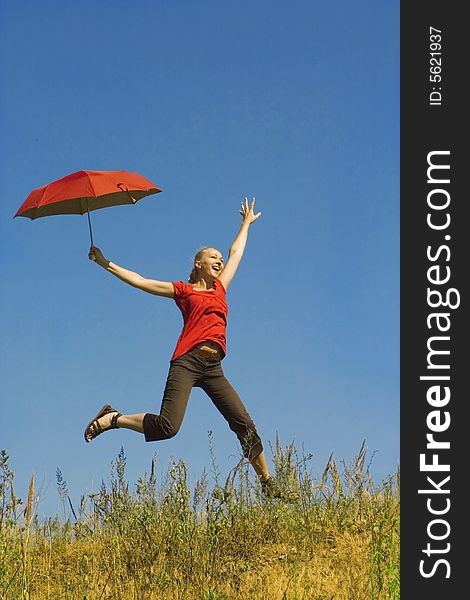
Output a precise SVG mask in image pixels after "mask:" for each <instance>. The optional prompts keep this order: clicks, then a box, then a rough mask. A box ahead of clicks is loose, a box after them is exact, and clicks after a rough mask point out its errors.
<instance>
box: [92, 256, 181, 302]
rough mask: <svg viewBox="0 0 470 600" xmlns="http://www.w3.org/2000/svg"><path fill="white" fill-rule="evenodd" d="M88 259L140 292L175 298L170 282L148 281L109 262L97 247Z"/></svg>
mask: <svg viewBox="0 0 470 600" xmlns="http://www.w3.org/2000/svg"><path fill="white" fill-rule="evenodd" d="M88 258H89V259H90V260H93V261H94V262H96V263H98V264H99V265H100V267H103V269H106V271H108V272H109V273H111V274H112V275H115V276H116V277H117V278H118V279H120V280H121V281H124V282H125V283H128V284H129V285H132V286H133V287H135V288H138V289H139V290H143V291H144V292H148V293H149V294H155V295H156V296H165V297H166V298H174V297H175V292H174V289H173V284H172V283H171V282H170V281H157V280H156V279H147V278H145V277H142V275H139V274H138V273H134V271H129V270H128V269H124V268H123V267H120V266H119V265H116V264H114V263H112V262H111V261H109V260H107V259H106V258H105V257H104V256H103V253H102V252H101V250H100V249H99V248H97V247H96V246H91V247H90V252H89V253H88Z"/></svg>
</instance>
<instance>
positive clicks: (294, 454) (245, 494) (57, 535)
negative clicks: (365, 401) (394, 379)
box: [0, 442, 400, 600]
mask: <svg viewBox="0 0 470 600" xmlns="http://www.w3.org/2000/svg"><path fill="white" fill-rule="evenodd" d="M309 459H310V457H309V456H305V455H302V456H299V453H298V451H297V450H296V449H295V448H294V446H293V445H290V446H287V447H282V446H281V445H280V444H279V442H277V443H276V445H275V447H274V448H273V462H274V465H275V475H276V477H277V478H278V480H279V481H280V483H281V485H282V487H283V488H284V489H285V490H286V492H288V491H289V492H295V493H297V494H298V500H297V501H295V502H286V501H283V500H274V499H272V500H270V499H265V498H264V497H263V496H262V494H261V490H260V486H259V483H258V482H257V481H255V480H254V479H253V477H252V475H251V471H250V469H251V467H250V466H249V465H247V463H246V462H245V461H244V460H243V459H242V460H240V462H239V464H238V465H236V466H235V467H234V468H233V470H232V471H231V472H230V473H229V474H228V475H227V476H226V477H225V476H224V477H223V478H222V477H221V475H220V473H219V472H218V467H217V464H216V461H215V458H214V457H213V464H212V466H211V470H210V472H211V476H210V478H209V477H208V476H207V475H206V474H203V475H202V476H201V478H200V479H199V480H198V481H197V483H196V485H195V487H194V489H193V490H191V489H189V487H188V483H187V476H186V467H185V464H184V462H183V461H179V462H177V461H174V462H172V463H171V464H170V465H169V468H168V470H167V473H166V476H165V477H164V478H163V479H162V480H161V481H157V478H156V475H155V473H156V465H155V460H156V458H155V459H154V461H153V462H152V465H151V468H150V469H149V472H148V473H145V474H143V475H142V476H141V477H140V478H139V480H138V482H136V485H133V486H132V488H135V491H132V492H131V491H129V483H128V482H127V481H126V478H125V463H126V457H125V454H124V451H123V450H121V452H120V454H119V456H118V457H117V458H116V460H115V461H113V463H112V464H111V469H110V477H109V483H107V484H104V483H103V484H102V486H101V488H100V489H99V490H98V491H97V492H96V493H94V494H90V495H87V496H83V497H82V498H81V502H80V506H77V507H74V506H73V505H72V503H71V501H70V498H69V495H68V491H67V484H66V482H65V481H64V479H63V477H62V474H61V473H60V471H58V472H57V487H58V492H59V495H60V498H61V500H62V502H63V507H64V510H63V515H62V516H61V517H59V516H56V517H54V518H47V519H45V520H43V521H41V522H40V521H39V519H38V517H37V515H36V512H35V500H34V499H35V490H34V477H32V478H31V481H30V486H29V494H28V499H26V500H25V501H24V502H22V501H21V500H20V499H19V498H17V497H16V496H15V492H14V475H13V473H12V472H11V470H10V468H9V465H8V455H7V453H6V451H5V450H3V451H2V452H1V455H0V599H2V600H25V599H31V600H46V599H48V600H62V599H64V600H65V599H67V600H69V599H70V600H111V599H113V600H232V599H233V600H366V599H367V600H389V599H390V600H398V598H399V597H400V587H399V521H400V504H399V472H397V473H395V474H393V475H391V476H389V477H388V478H387V479H386V480H385V481H383V482H381V483H380V484H379V485H377V484H375V483H374V482H373V481H372V479H371V477H370V475H369V471H368V466H367V464H366V450H365V446H364V445H363V446H362V447H361V449H360V450H359V453H358V455H357V457H356V458H355V459H354V461H353V462H352V464H351V465H347V464H345V463H341V465H340V467H339V466H338V464H337V463H336V462H335V460H334V459H333V457H330V459H329V461H328V463H327V465H326V466H325V469H324V471H323V475H322V477H321V479H319V480H318V481H315V480H314V478H313V477H312V475H311V474H310V473H309V470H308V462H309Z"/></svg>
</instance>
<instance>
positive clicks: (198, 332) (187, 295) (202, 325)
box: [171, 279, 228, 360]
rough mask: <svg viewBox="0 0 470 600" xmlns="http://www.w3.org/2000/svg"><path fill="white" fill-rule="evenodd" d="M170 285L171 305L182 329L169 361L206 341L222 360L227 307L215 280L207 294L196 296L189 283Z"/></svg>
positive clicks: (202, 293) (200, 293)
mask: <svg viewBox="0 0 470 600" xmlns="http://www.w3.org/2000/svg"><path fill="white" fill-rule="evenodd" d="M172 283H173V289H174V291H175V302H176V304H177V305H178V308H179V309H180V310H181V314H182V315H183V321H184V325H183V331H182V332H181V334H180V336H179V338H178V342H177V344H176V348H175V351H174V352H173V356H172V357H171V360H175V359H177V358H179V357H180V356H182V355H183V354H186V352H189V351H190V350H191V349H192V348H194V347H195V346H196V345H197V344H200V343H201V342H204V341H206V340H211V341H213V342H217V344H219V346H220V347H221V348H222V350H223V356H222V358H223V357H224V356H225V354H226V350H227V343H226V338H225V330H226V327H227V315H228V307H227V301H226V291H225V288H224V286H223V285H222V283H221V282H220V281H218V280H217V279H216V280H215V281H214V287H213V288H212V289H211V290H204V291H199V292H197V291H195V290H194V289H193V286H192V285H191V284H190V283H184V281H173V282H172Z"/></svg>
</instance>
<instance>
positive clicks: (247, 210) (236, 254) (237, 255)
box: [217, 198, 261, 289]
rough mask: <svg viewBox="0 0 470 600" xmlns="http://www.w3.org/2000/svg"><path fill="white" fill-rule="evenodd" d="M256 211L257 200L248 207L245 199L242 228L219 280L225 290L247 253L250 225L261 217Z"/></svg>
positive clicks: (231, 247)
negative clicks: (245, 252)
mask: <svg viewBox="0 0 470 600" xmlns="http://www.w3.org/2000/svg"><path fill="white" fill-rule="evenodd" d="M254 209H255V199H254V198H253V200H252V202H251V205H248V198H245V202H242V209H241V211H240V214H241V215H242V217H243V221H242V226H241V227H240V231H239V232H238V235H237V237H236V238H235V240H234V242H233V244H232V245H231V246H230V252H229V255H228V260H227V264H226V265H225V267H224V270H223V271H222V273H221V274H220V275H219V277H218V278H217V279H218V280H219V281H220V282H221V283H222V285H223V286H224V288H225V289H227V288H228V286H229V285H230V282H231V281H232V279H233V277H234V275H235V273H236V272H237V269H238V265H239V264H240V261H241V259H242V256H243V252H244V251H245V246H246V240H247V238H248V229H249V228H250V225H251V224H252V223H254V222H255V221H256V219H258V218H259V217H260V216H261V213H260V212H259V213H257V214H255V210H254Z"/></svg>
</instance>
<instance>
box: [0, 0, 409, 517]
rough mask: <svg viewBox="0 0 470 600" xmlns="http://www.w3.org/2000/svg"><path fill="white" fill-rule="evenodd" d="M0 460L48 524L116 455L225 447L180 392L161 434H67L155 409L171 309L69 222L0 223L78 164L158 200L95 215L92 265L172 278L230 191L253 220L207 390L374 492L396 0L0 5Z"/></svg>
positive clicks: (82, 224) (203, 404)
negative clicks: (364, 466)
mask: <svg viewBox="0 0 470 600" xmlns="http://www.w3.org/2000/svg"><path fill="white" fill-rule="evenodd" d="M0 76H1V81H2V91H1V95H0V102H1V105H0V109H1V110H0V120H1V121H0V125H1V130H2V136H1V139H0V153H1V161H0V169H1V175H2V191H1V202H0V269H1V271H0V272H1V278H0V286H1V287H0V314H1V321H2V322H1V332H2V335H1V339H0V361H1V362H0V376H1V377H0V381H1V384H0V395H1V405H0V406H1V413H0V448H5V449H6V450H7V451H8V453H9V454H10V457H11V467H12V469H13V471H14V472H15V474H16V482H17V493H18V494H19V495H20V496H21V495H23V496H24V495H26V489H27V481H28V479H29V477H30V475H31V472H33V471H34V473H35V475H36V479H37V485H38V486H40V488H41V501H40V504H39V509H38V510H39V513H40V514H41V513H44V514H54V513H55V512H56V511H58V510H59V506H60V502H59V499H58V496H57V493H56V489H55V471H56V468H57V467H59V468H60V469H61V471H62V473H63V476H64V478H65V479H66V481H67V483H68V487H69V491H70V495H71V497H72V500H73V501H74V502H75V503H78V501H79V497H80V495H82V494H86V493H90V492H92V491H95V490H96V489H97V488H98V486H99V484H100V482H101V480H102V479H103V478H104V479H105V480H106V478H107V477H108V473H109V464H110V462H111V460H113V458H115V456H116V455H117V453H118V452H119V449H120V447H121V446H124V449H125V452H126V455H127V465H128V478H129V481H130V483H131V484H132V483H135V482H136V481H137V477H138V476H140V475H141V474H142V473H143V472H144V471H146V470H148V468H149V464H150V460H151V458H152V456H153V453H154V452H157V453H158V465H159V469H160V470H161V472H164V471H165V469H166V465H167V464H168V460H169V459H170V457H175V458H176V459H179V458H182V459H184V460H185V461H186V462H187V464H188V470H189V473H190V477H191V478H192V480H194V479H195V478H197V477H199V476H200V474H201V473H202V471H203V469H204V468H206V469H207V470H210V455H209V448H208V442H207V431H208V430H211V431H213V435H214V445H215V452H216V455H217V459H218V462H219V465H220V467H221V470H222V472H226V471H227V470H228V469H229V468H230V467H231V466H233V465H234V464H235V463H236V461H237V459H238V455H239V449H238V445H237V440H236V438H235V436H234V435H233V433H232V432H231V431H230V430H229V429H228V427H227V426H226V424H225V422H224V420H223V418H222V417H221V416H220V415H219V414H218V413H217V411H216V409H215V408H214V407H213V406H212V404H211V402H210V400H209V399H208V398H207V397H205V396H204V394H203V392H202V391H200V390H194V391H193V394H192V396H191V400H190V404H189V408H188V412H187V414H186V418H185V421H184V423H183V426H182V429H181V430H180V432H179V433H178V435H177V436H176V437H175V438H173V439H172V440H168V441H166V442H163V443H155V444H145V443H144V441H143V439H142V438H141V437H140V436H138V435H137V434H134V433H133V432H130V431H113V432H110V433H107V434H104V435H102V436H100V437H99V438H97V439H96V440H94V441H93V442H92V443H91V444H85V442H84V440H83V429H84V427H85V425H86V423H87V422H88V421H89V419H90V418H91V417H92V416H93V415H94V414H95V413H96V412H97V410H98V409H99V408H100V407H101V405H102V404H103V403H104V402H109V403H111V404H113V405H115V406H116V407H117V408H119V409H120V410H121V411H125V412H146V411H148V412H157V411H158V408H159V406H160V401H161V394H162V391H163V387H164V383H165V379H166V374H167V370H168V361H169V358H170V356H171V354H172V352H173V348H174V346H175V343H176V339H177V337H178V334H179V331H180V329H181V324H182V320H181V316H180V313H179V311H178V309H177V307H176V305H175V304H174V303H173V301H171V300H168V299H163V298H157V297H154V296H151V295H148V294H144V293H143V292H139V291H137V290H135V289H133V288H131V287H129V286H126V285H125V284H123V283H122V282H120V281H118V280H117V279H114V278H113V277H112V276H110V275H109V274H107V273H106V272H104V271H103V270H101V269H100V268H99V267H98V266H97V265H95V264H93V263H91V262H90V261H89V260H88V258H87V252H88V247H89V234H88V224H87V221H86V217H81V216H75V215H70V216H56V217H50V218H44V219H38V220H37V221H30V220H29V219H21V218H17V219H13V218H12V217H13V215H14V214H15V212H16V210H17V209H18V207H19V206H20V205H21V204H22V202H23V201H24V199H25V198H26V197H27V195H28V194H29V192H30V191H31V190H32V189H34V188H36V187H39V186H41V185H44V184H46V183H48V182H50V181H52V180H54V179H57V178H60V177H63V176H65V175H67V174H69V173H72V172H74V171H77V170H80V169H109V170H117V169H125V170H129V171H137V172H139V173H141V174H142V175H144V176H145V177H147V178H148V179H150V180H151V181H153V182H154V183H155V184H156V185H158V186H159V187H161V188H162V189H163V192H162V193H161V194H158V195H155V196H150V197H148V198H144V199H143V200H141V201H140V202H139V203H138V204H136V205H135V206H121V207H115V208H108V209H104V210H102V211H95V212H93V213H92V223H93V232H94V240H95V243H96V245H98V246H100V247H101V249H102V250H103V252H104V254H105V256H107V258H109V259H112V260H113V261H114V262H117V263H118V264H121V265H123V266H125V267H127V268H131V269H134V270H136V271H138V272H140V273H141V274H143V275H145V276H148V277H153V278H156V279H161V280H168V281H171V280H181V279H186V277H187V274H188V273H189V271H190V270H191V266H192V262H191V261H192V256H193V255H194V253H195V252H196V251H197V250H198V248H200V247H201V246H205V245H210V246H215V247H216V248H219V249H220V250H221V251H222V252H223V253H224V254H225V255H226V254H227V251H228V248H229V246H230V243H231V241H232V240H233V238H234V237H235V235H236V233H237V231H238V228H239V223H240V219H241V217H240V215H239V214H238V210H239V204H240V201H241V200H242V199H243V197H244V196H249V197H251V196H256V205H257V210H260V211H262V213H263V214H262V217H261V219H260V220H259V221H257V222H256V223H255V224H254V225H253V226H252V228H251V230H250V235H249V240H248V244H247V249H246V253H245V256H244V258H243V262H242V264H241V266H240V268H239V272H238V273H237V276H236V279H235V280H234V282H233V283H232V286H231V288H230V290H229V295H228V298H229V310H230V314H229V327H228V355H227V358H226V359H225V360H224V369H225V373H226V375H227V377H228V378H229V379H230V381H231V382H232V384H233V385H234V387H235V388H236V389H237V391H238V392H239V394H240V396H241V397H242V399H243V400H244V402H245V404H246V406H247V407H248V409H249V411H250V413H251V415H252V416H253V419H254V420H255V422H256V424H257V427H258V430H259V432H260V434H261V436H262V438H263V440H264V442H265V446H266V447H267V450H268V452H267V454H268V459H269V460H270V459H271V453H270V450H269V444H270V443H273V442H274V440H275V437H276V433H277V434H278V435H279V437H280V440H281V443H283V444H284V445H285V444H288V443H290V442H292V441H294V442H295V443H296V445H297V447H298V448H299V449H301V448H302V447H304V448H305V451H306V452H311V453H313V455H314V457H313V459H312V461H310V463H309V465H310V469H311V470H312V473H313V474H314V476H317V475H319V474H321V472H322V470H323V468H324V466H325V463H326V460H327V458H328V456H329V455H330V453H331V452H333V453H334V456H335V457H336V458H337V460H338V461H340V460H342V459H344V460H346V461H349V460H350V459H352V458H353V457H354V455H355V454H356V453H357V451H358V450H359V447H360V445H361V443H362V440H363V439H365V440H366V444H367V447H368V449H369V457H371V456H372V454H373V453H375V454H374V456H373V460H372V464H371V471H372V474H373V475H374V478H375V479H376V480H377V481H380V480H381V479H382V478H385V477H386V476H387V475H389V474H391V473H393V472H394V471H395V469H396V467H397V465H398V463H399V3H398V2H372V1H364V2H361V3H355V4H351V3H350V2H347V1H345V0H341V1H338V2H334V3H324V2H317V1H313V2H312V1H303V0H302V1H298V2H292V3H289V4H288V3H285V2H264V1H260V2H245V1H239V2H226V3H220V2H215V1H209V0H203V1H201V2H198V3H194V2H189V1H186V2H184V1H180V2H162V1H159V0H152V1H143V0H137V1H135V2H134V3H132V5H130V4H129V3H128V2H120V1H118V2H112V3H106V2H100V3H96V2H91V1H90V2H88V1H83V2H80V3H75V2H64V1H61V2H59V1H57V2H55V1H52V0H47V1H45V2H41V3H37V2H33V1H28V2H26V1H21V0H19V1H18V0H16V1H13V0H9V1H8V0H2V1H1V2H0Z"/></svg>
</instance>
